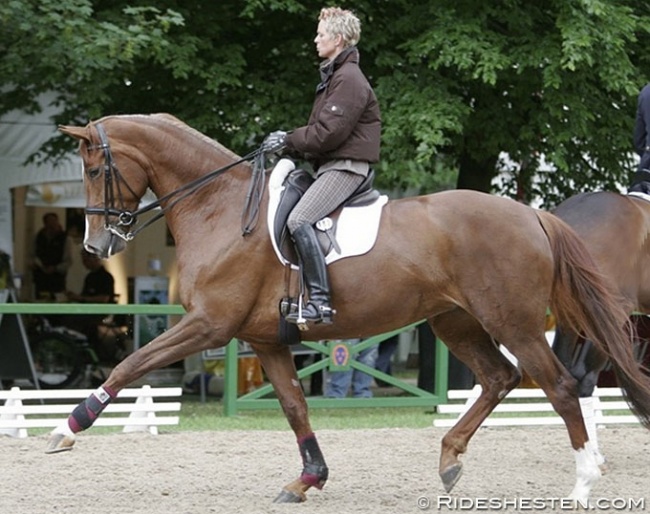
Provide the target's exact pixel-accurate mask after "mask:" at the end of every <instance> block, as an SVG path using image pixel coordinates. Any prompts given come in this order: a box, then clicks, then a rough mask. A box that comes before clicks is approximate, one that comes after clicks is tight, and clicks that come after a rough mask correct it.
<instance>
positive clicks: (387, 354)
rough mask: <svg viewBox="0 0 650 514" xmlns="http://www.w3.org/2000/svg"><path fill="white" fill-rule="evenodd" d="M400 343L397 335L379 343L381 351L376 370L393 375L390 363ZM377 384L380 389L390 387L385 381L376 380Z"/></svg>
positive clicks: (378, 355)
mask: <svg viewBox="0 0 650 514" xmlns="http://www.w3.org/2000/svg"><path fill="white" fill-rule="evenodd" d="M398 341H399V339H398V336H396V335H395V336H393V337H390V338H388V339H386V340H385V341H382V342H381V343H379V351H378V354H377V360H376V362H375V369H377V370H379V371H382V372H384V373H386V374H387V375H390V374H391V366H390V361H391V359H392V357H393V353H395V349H396V348H397V343H398ZM375 382H377V385H378V386H379V387H387V386H388V385H389V384H387V383H386V382H384V381H383V380H379V379H376V380H375Z"/></svg>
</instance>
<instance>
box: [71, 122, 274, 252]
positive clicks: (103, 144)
mask: <svg viewBox="0 0 650 514" xmlns="http://www.w3.org/2000/svg"><path fill="white" fill-rule="evenodd" d="M95 128H96V129H97V134H98V135H99V140H100V144H99V145H88V147H87V149H88V151H95V150H101V151H103V152H104V169H103V171H104V206H103V207H86V208H85V209H84V211H85V213H86V215H91V216H93V215H95V216H96V215H99V216H104V229H105V230H108V231H109V232H110V233H111V234H114V235H115V236H117V237H119V238H121V239H123V240H124V241H126V242H128V241H131V240H132V239H133V238H134V237H135V235H136V234H137V233H138V232H140V231H141V230H143V229H144V228H145V227H147V226H149V225H151V224H152V223H154V222H155V221H157V220H159V219H160V218H162V217H163V216H164V215H165V213H166V212H167V211H168V210H170V209H171V208H172V207H173V206H174V205H176V204H177V203H178V202H180V201H181V200H183V199H185V198H187V197H188V196H189V195H191V194H193V193H194V192H196V191H197V190H198V189H199V188H201V187H202V186H204V185H205V184H206V183H208V182H209V181H210V180H212V179H213V178H216V177H218V176H219V175H221V174H223V173H225V172H226V171H228V170H230V169H232V168H234V167H235V166H237V165H239V164H241V163H243V162H246V161H252V160H254V165H253V175H252V180H251V186H250V189H249V192H248V195H247V197H246V205H245V207H244V212H243V213H242V232H243V235H246V234H249V233H251V232H252V230H253V228H254V226H255V224H256V223H257V219H258V215H259V203H261V197H262V193H263V188H264V160H265V159H264V153H263V152H262V151H261V150H260V149H257V150H255V151H253V152H251V153H249V154H248V155H246V156H244V157H242V158H241V159H239V160H237V161H235V162H233V163H231V164H228V165H227V166H223V167H221V168H219V169H216V170H213V171H211V172H209V173H207V174H205V175H202V176H201V177H199V178H198V179H196V180H193V181H191V182H188V183H187V184H184V185H183V186H181V187H179V188H178V189H175V190H174V191H171V192H170V193H167V194H166V195H164V196H162V197H161V198H157V199H156V200H155V201H153V202H151V203H150V204H148V205H145V206H144V207H141V208H139V209H137V210H136V211H130V210H128V209H126V208H125V207H124V198H123V194H122V186H124V188H126V189H127V190H128V191H129V192H130V193H131V194H132V195H133V196H134V197H137V195H136V194H135V192H134V191H133V189H132V188H131V187H130V186H129V184H128V183H127V181H126V180H125V179H124V177H123V175H122V174H121V173H120V170H119V168H118V167H117V165H116V164H115V160H114V159H113V154H112V152H111V147H110V144H109V142H108V137H107V136H106V131H105V130H104V127H103V126H102V124H101V123H97V124H96V125H95ZM113 184H115V189H117V198H116V196H115V190H114V189H113ZM174 197H175V198H174ZM170 199H173V200H172V201H171V202H169V203H168V204H167V205H165V206H163V205H162V204H163V203H164V202H166V201H167V200H170ZM117 204H119V207H118V206H117ZM157 207H160V212H158V213H157V214H156V215H155V216H153V217H152V218H150V219H149V220H147V221H146V222H145V223H144V224H142V225H140V226H139V227H136V225H137V221H138V216H139V215H140V214H143V213H145V212H148V211H151V210H153V209H155V208H157Z"/></svg>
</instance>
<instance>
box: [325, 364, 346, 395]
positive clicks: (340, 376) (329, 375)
mask: <svg viewBox="0 0 650 514" xmlns="http://www.w3.org/2000/svg"><path fill="white" fill-rule="evenodd" d="M324 373H325V394H324V396H325V398H345V397H346V396H347V394H348V390H349V389H350V383H351V382H352V370H349V371H325V372H324Z"/></svg>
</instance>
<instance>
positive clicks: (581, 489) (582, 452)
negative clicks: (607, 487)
mask: <svg viewBox="0 0 650 514" xmlns="http://www.w3.org/2000/svg"><path fill="white" fill-rule="evenodd" d="M574 455H575V458H576V485H575V487H574V488H573V491H571V494H570V495H569V498H570V499H571V500H574V501H576V502H578V503H579V505H578V506H582V507H583V508H584V507H586V506H587V505H588V502H589V493H590V492H591V488H592V487H593V486H594V484H595V483H596V482H598V479H600V468H599V467H598V463H597V462H596V457H595V455H594V449H593V446H592V444H591V442H590V441H587V442H586V443H585V447H584V448H581V449H579V450H574Z"/></svg>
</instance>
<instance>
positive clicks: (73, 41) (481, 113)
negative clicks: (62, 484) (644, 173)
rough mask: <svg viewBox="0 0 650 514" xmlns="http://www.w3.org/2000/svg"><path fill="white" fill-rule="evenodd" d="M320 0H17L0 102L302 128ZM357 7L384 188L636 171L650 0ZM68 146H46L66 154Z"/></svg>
mask: <svg viewBox="0 0 650 514" xmlns="http://www.w3.org/2000/svg"><path fill="white" fill-rule="evenodd" d="M322 5H324V4H323V3H321V2H314V1H311V0H220V1H219V2H202V1H200V0H199V1H196V2H191V3H190V2H185V1H182V0H135V1H133V0H128V1H125V0H102V1H99V0H94V1H91V0H39V1H38V2H37V1H35V0H7V1H5V2H3V3H2V4H1V5H0V31H1V34H2V36H1V37H0V53H2V55H3V56H5V57H3V59H2V61H0V87H1V88H2V91H3V95H2V96H1V97H0V113H4V112H7V111H9V110H11V109H14V108H21V109H26V110H28V111H33V110H35V109H37V108H38V106H37V104H36V102H35V100H36V98H37V96H38V95H39V94H40V93H42V92H45V91H56V92H57V93H58V94H59V97H58V101H59V102H61V105H63V106H65V110H64V111H63V114H62V115H61V116H60V117H59V118H58V119H57V120H55V121H56V122H60V123H86V122H87V121H88V120H89V119H96V118H98V117H100V116H102V115H106V114H117V113H148V112H169V113H172V114H174V115H176V116H178V117H179V118H181V119H183V120H184V121H186V122H187V123H189V124H190V125H192V126H193V127H195V128H197V129H198V130H201V131H202V132H204V133H206V134H207V135H209V136H211V137H214V138H216V139H219V140H220V141H221V142H222V143H223V144H225V145H226V146H228V147H229V148H232V149H233V150H235V151H237V152H240V153H246V152H248V151H249V150H250V148H251V147H253V146H255V145H257V144H259V142H260V141H261V139H262V137H263V136H264V135H265V134H266V133H268V132H269V131H272V130H276V129H280V128H281V129H290V128H292V127H295V126H299V125H301V124H303V123H304V122H305V121H306V119H307V116H308V113H309V109H310V108H311V103H312V100H313V92H314V87H315V85H316V83H317V82H318V79H319V77H318V72H317V67H318V59H317V56H316V52H315V48H314V43H313V38H314V35H315V29H316V24H317V15H318V11H319V9H320V8H321V7H322ZM354 10H355V11H356V12H357V14H358V15H359V17H360V18H361V20H362V27H363V32H362V38H361V42H360V45H359V46H360V51H361V66H362V68H363V70H364V72H365V73H366V74H367V75H368V77H369V79H370V80H371V82H372V83H373V85H374V87H375V90H376V92H377V95H378V98H379V101H380V104H381V107H382V115H383V120H384V123H383V127H384V131H383V136H382V144H383V146H382V162H381V163H380V165H379V168H380V173H379V178H380V185H382V186H383V187H391V188H393V187H397V188H414V187H415V188H417V189H419V190H423V191H429V190H437V189H444V188H451V187H469V188H473V189H479V190H484V191H490V190H494V187H495V186H493V185H492V184H493V179H494V177H495V176H496V175H497V174H498V173H499V172H500V171H502V170H504V169H505V170H506V172H505V174H504V176H505V177H506V180H505V182H504V185H503V186H501V192H507V193H509V194H511V195H512V196H516V197H518V198H520V199H522V200H528V199H531V198H533V197H536V196H537V197H543V198H545V199H546V203H547V205H550V204H553V203H555V202H557V201H558V200H560V199H562V198H564V197H566V196H570V195H571V194H574V193H575V192H576V191H578V190H587V189H595V188H614V187H615V184H616V183H622V184H625V183H626V182H627V180H628V174H629V173H630V172H631V171H632V168H633V162H632V159H631V153H630V152H631V150H632V148H631V134H632V126H633V121H634V111H635V105H636V95H637V93H638V91H639V89H640V88H641V86H642V85H643V84H644V83H645V82H646V81H647V79H648V76H649V73H648V71H649V70H650V67H649V65H650V62H649V60H650V57H648V55H647V54H648V53H647V51H646V49H647V48H648V43H649V42H650V37H649V34H648V30H649V29H648V27H650V6H648V4H645V3H635V2H632V1H631V0H538V1H536V2H526V1H525V0H493V1H491V2H481V1H478V0H428V1H427V0H424V1H421V2H409V1H406V0H359V1H357V2H355V5H354ZM70 143H71V142H70V141H67V140H66V139H63V138H61V139H60V140H57V141H54V142H52V144H50V145H48V147H47V148H45V149H44V152H45V153H46V154H47V155H49V156H52V157H53V158H56V156H58V155H61V153H62V152H64V151H66V150H68V149H69V148H70V147H69V146H68V145H69V144H70ZM504 155H508V156H509V160H508V161H507V162H506V161H504V159H503V156H504ZM542 159H544V160H545V162H546V164H551V165H552V166H553V168H554V171H552V172H549V171H547V167H544V166H543V164H544V163H543V162H542ZM545 170H546V171H545Z"/></svg>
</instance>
